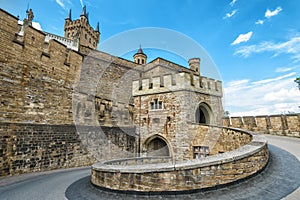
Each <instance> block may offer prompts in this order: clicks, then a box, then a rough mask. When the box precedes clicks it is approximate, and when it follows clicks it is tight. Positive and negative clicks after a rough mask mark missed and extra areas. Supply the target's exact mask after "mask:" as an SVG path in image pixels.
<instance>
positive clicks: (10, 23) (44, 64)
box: [0, 10, 83, 124]
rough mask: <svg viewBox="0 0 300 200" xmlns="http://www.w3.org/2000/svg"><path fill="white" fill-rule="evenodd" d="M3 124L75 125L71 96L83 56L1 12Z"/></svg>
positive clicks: (0, 65)
mask: <svg viewBox="0 0 300 200" xmlns="http://www.w3.org/2000/svg"><path fill="white" fill-rule="evenodd" d="M0 18H1V23H0V35H1V37H0V49H1V54H0V68H1V71H0V84H1V89H0V92H1V102H0V121H5V122H19V123H43V124H72V123H73V116H72V103H71V102H72V93H73V84H74V82H75V80H76V78H77V75H78V71H80V67H81V64H82V59H83V57H82V56H81V55H80V54H79V53H78V52H75V51H72V50H69V49H67V48H66V46H64V45H63V44H61V43H59V42H57V41H55V40H50V41H49V43H46V42H45V37H46V35H45V34H44V33H43V32H41V31H39V30H36V29H34V28H32V27H31V26H28V27H26V28H25V29H24V33H23V35H22V36H21V35H19V34H18V33H19V32H20V30H21V27H20V26H19V25H18V19H17V18H16V17H14V16H12V15H10V14H8V13H6V12H5V11H3V10H0Z"/></svg>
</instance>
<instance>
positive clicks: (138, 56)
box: [133, 46, 147, 65]
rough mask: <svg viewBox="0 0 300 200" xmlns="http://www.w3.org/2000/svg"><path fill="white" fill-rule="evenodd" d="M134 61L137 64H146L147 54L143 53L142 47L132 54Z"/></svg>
mask: <svg viewBox="0 0 300 200" xmlns="http://www.w3.org/2000/svg"><path fill="white" fill-rule="evenodd" d="M133 59H134V62H135V63H137V64H142V65H144V64H147V55H146V54H144V52H143V49H142V47H141V46H140V48H139V49H138V51H137V52H136V53H135V54H134V55H133Z"/></svg>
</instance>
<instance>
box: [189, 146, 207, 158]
mask: <svg viewBox="0 0 300 200" xmlns="http://www.w3.org/2000/svg"><path fill="white" fill-rule="evenodd" d="M207 156H209V147H208V146H193V158H194V159H199V158H204V157H207Z"/></svg>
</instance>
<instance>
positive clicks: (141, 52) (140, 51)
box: [137, 45, 144, 54]
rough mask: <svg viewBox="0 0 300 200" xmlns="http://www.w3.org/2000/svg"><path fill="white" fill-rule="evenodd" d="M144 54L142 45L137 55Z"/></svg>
mask: <svg viewBox="0 0 300 200" xmlns="http://www.w3.org/2000/svg"><path fill="white" fill-rule="evenodd" d="M138 53H139V54H144V52H143V49H142V45H140V48H139V50H138V51H137V54H138Z"/></svg>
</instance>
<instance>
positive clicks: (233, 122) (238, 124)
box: [223, 113, 300, 137]
mask: <svg viewBox="0 0 300 200" xmlns="http://www.w3.org/2000/svg"><path fill="white" fill-rule="evenodd" d="M223 125H224V126H228V127H235V128H241V129H245V130H249V131H255V132H258V133H263V134H272V135H281V136H291V137H300V114H299V113H297V114H286V115H264V116H245V117H230V118H224V119H223Z"/></svg>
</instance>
